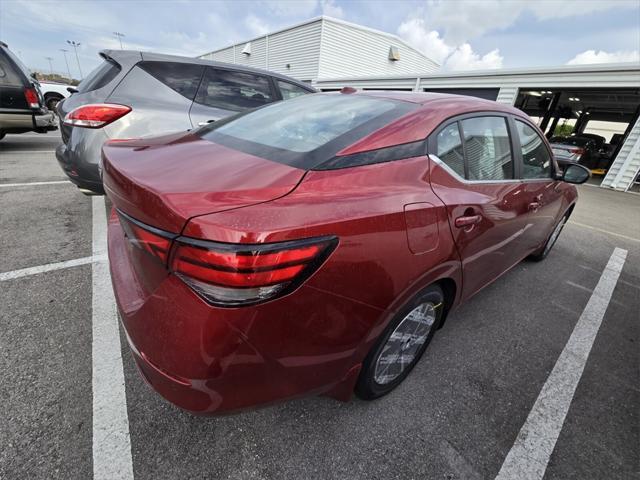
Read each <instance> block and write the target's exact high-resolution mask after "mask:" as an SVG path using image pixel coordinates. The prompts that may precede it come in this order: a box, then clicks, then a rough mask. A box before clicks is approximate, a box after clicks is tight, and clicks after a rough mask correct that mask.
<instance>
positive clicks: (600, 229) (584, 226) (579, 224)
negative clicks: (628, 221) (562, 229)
mask: <svg viewBox="0 0 640 480" xmlns="http://www.w3.org/2000/svg"><path fill="white" fill-rule="evenodd" d="M567 223H568V224H569V225H576V226H577V227H582V228H588V229H589V230H594V231H596V232H600V233H604V234H606V235H612V236H614V237H618V238H623V239H625V240H629V241H630V242H640V238H634V237H629V236H627V235H622V234H621V233H616V232H610V231H609V230H604V229H602V228H598V227H594V226H592V225H586V224H584V223H578V222H574V221H573V220H569V221H568V222H567Z"/></svg>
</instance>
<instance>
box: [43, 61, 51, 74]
mask: <svg viewBox="0 0 640 480" xmlns="http://www.w3.org/2000/svg"><path fill="white" fill-rule="evenodd" d="M44 58H46V59H47V60H49V73H50V74H51V75H53V63H51V60H53V58H52V57H44Z"/></svg>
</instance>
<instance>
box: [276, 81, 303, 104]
mask: <svg viewBox="0 0 640 480" xmlns="http://www.w3.org/2000/svg"><path fill="white" fill-rule="evenodd" d="M277 82H278V88H279V89H280V93H281V94H282V99H283V100H289V99H290V98H295V97H299V96H300V95H306V94H308V93H311V92H309V91H308V90H305V89H304V88H302V87H299V86H298V85H294V84H293V83H289V82H283V81H282V80H278V81H277Z"/></svg>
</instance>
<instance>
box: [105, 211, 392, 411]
mask: <svg viewBox="0 0 640 480" xmlns="http://www.w3.org/2000/svg"><path fill="white" fill-rule="evenodd" d="M109 262H110V267H111V276H112V282H113V288H114V292H115V297H116V301H117V304H118V308H119V311H120V314H121V318H122V324H123V326H124V329H125V330H126V332H127V338H128V340H129V344H130V346H131V349H132V351H133V352H134V357H135V360H136V363H137V365H138V367H139V368H140V371H141V372H142V374H143V376H144V377H145V378H146V380H147V381H148V383H149V384H150V385H151V386H152V387H153V388H154V389H155V390H156V391H157V392H158V393H160V394H161V395H162V396H163V397H164V398H165V399H167V400H169V401H170V402H172V403H173V404H175V405H177V406H179V407H181V408H183V409H186V410H189V411H192V412H195V413H200V414H214V413H223V412H229V411H235V410H240V409H245V408H249V407H254V406H258V405H265V404H269V403H272V402H275V401H278V400H283V399H290V398H295V397H299V396H304V395H309V394H320V393H329V394H332V395H333V396H336V397H338V396H339V397H340V398H342V399H345V398H347V397H348V396H349V395H350V392H351V390H352V388H353V383H354V381H355V379H356V377H357V372H358V367H359V364H360V362H361V361H362V358H363V356H364V355H365V354H366V351H367V350H368V342H371V341H372V340H371V339H369V338H368V334H369V332H370V328H371V325H372V324H373V323H374V322H375V321H376V320H377V319H378V318H379V316H380V314H381V311H380V310H379V309H376V308H374V307H370V306H367V305H364V304H362V303H360V302H355V301H352V300H349V299H345V298H343V297H341V296H335V295H332V294H330V293H327V292H323V291H320V290H317V289H314V288H312V287H306V286H303V287H301V288H299V289H298V290H297V291H295V292H293V293H292V294H290V295H288V296H286V297H283V298H280V299H277V300H274V301H271V302H267V303H265V304H262V305H257V306H251V307H242V308H218V307H213V306H211V305H209V304H207V303H206V302H205V301H203V300H202V299H201V298H200V297H199V296H198V295H196V294H195V293H194V292H193V291H192V290H191V289H190V288H189V287H188V286H187V285H186V284H184V283H183V282H182V281H181V280H180V279H179V278H177V277H176V276H175V275H172V274H170V273H168V272H167V270H166V268H165V267H164V266H163V265H161V264H160V263H158V261H157V260H155V259H154V258H152V257H151V256H149V255H148V254H146V253H144V252H142V250H140V249H138V248H136V247H134V246H133V245H132V244H131V243H130V242H129V241H128V240H127V239H126V238H125V237H124V234H123V231H122V228H121V226H120V224H119V221H118V219H117V217H116V216H115V215H112V216H111V218H110V220H109ZM338 392H340V393H338ZM345 392H346V394H345Z"/></svg>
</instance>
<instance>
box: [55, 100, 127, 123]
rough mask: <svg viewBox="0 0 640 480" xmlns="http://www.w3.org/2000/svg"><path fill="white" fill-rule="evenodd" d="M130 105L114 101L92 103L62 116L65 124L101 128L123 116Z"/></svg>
mask: <svg viewBox="0 0 640 480" xmlns="http://www.w3.org/2000/svg"><path fill="white" fill-rule="evenodd" d="M130 111H131V107H128V106H126V105H118V104H115V103H92V104H89V105H83V106H82V107H78V108H76V109H75V110H72V111H70V112H69V113H67V115H66V116H65V117H64V124H65V125H73V126H74V127H84V128H101V127H104V126H105V125H109V124H110V123H111V122H114V121H116V120H117V119H119V118H121V117H123V116H125V115H126V114H127V113H129V112H130Z"/></svg>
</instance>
